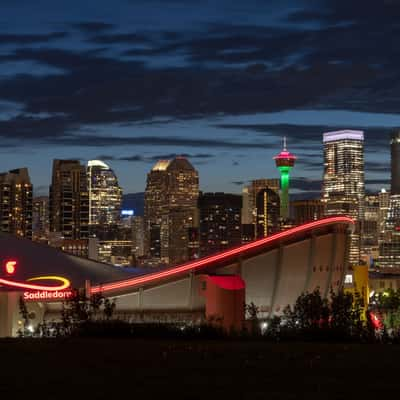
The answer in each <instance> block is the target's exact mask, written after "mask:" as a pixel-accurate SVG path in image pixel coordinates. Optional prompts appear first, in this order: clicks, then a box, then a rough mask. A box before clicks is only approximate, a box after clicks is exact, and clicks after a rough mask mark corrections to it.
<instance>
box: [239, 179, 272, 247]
mask: <svg viewBox="0 0 400 400" xmlns="http://www.w3.org/2000/svg"><path fill="white" fill-rule="evenodd" d="M264 189H271V190H273V191H275V192H276V193H279V179H275V178H272V179H254V180H252V181H251V182H250V184H249V185H248V186H245V187H244V188H243V191H242V203H243V206H242V242H243V243H246V242H249V241H252V240H254V239H255V238H256V237H257V215H258V212H257V205H256V202H257V195H258V193H259V192H260V191H261V190H264Z"/></svg>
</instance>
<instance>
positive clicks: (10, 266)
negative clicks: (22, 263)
mask: <svg viewBox="0 0 400 400" xmlns="http://www.w3.org/2000/svg"><path fill="white" fill-rule="evenodd" d="M16 267H17V262H16V261H15V260H9V261H6V266H5V268H6V272H7V274H8V275H12V274H14V272H15V270H16Z"/></svg>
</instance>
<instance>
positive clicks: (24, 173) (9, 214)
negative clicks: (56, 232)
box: [0, 168, 32, 239]
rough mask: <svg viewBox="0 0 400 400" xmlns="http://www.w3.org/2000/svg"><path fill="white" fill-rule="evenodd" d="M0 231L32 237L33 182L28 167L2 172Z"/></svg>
mask: <svg viewBox="0 0 400 400" xmlns="http://www.w3.org/2000/svg"><path fill="white" fill-rule="evenodd" d="M0 224H1V225H0V231H1V232H7V233H12V234H13V235H17V236H22V237H26V238H28V239H32V184H31V181H30V178H29V174H28V169H27V168H19V169H13V170H11V171H8V172H5V173H2V174H0Z"/></svg>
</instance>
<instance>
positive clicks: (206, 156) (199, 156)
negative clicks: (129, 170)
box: [96, 153, 215, 164]
mask: <svg viewBox="0 0 400 400" xmlns="http://www.w3.org/2000/svg"><path fill="white" fill-rule="evenodd" d="M176 157H185V158H188V159H190V160H194V161H195V162H196V163H197V164H199V161H198V160H203V161H201V163H204V160H206V159H210V158H213V157H215V156H214V155H212V154H204V153H194V154H189V153H168V154H157V155H152V156H143V155H141V154H134V155H131V156H123V157H116V156H112V155H99V156H97V157H96V158H97V159H98V160H103V161H130V162H146V163H152V162H156V161H158V160H172V159H174V158H176Z"/></svg>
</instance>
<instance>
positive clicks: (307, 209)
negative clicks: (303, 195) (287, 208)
mask: <svg viewBox="0 0 400 400" xmlns="http://www.w3.org/2000/svg"><path fill="white" fill-rule="evenodd" d="M291 208H292V210H293V211H292V212H293V220H294V223H295V225H302V224H305V223H306V222H310V221H316V220H318V219H321V218H323V216H324V203H323V202H322V201H321V200H320V199H311V200H296V201H292V202H291Z"/></svg>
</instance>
